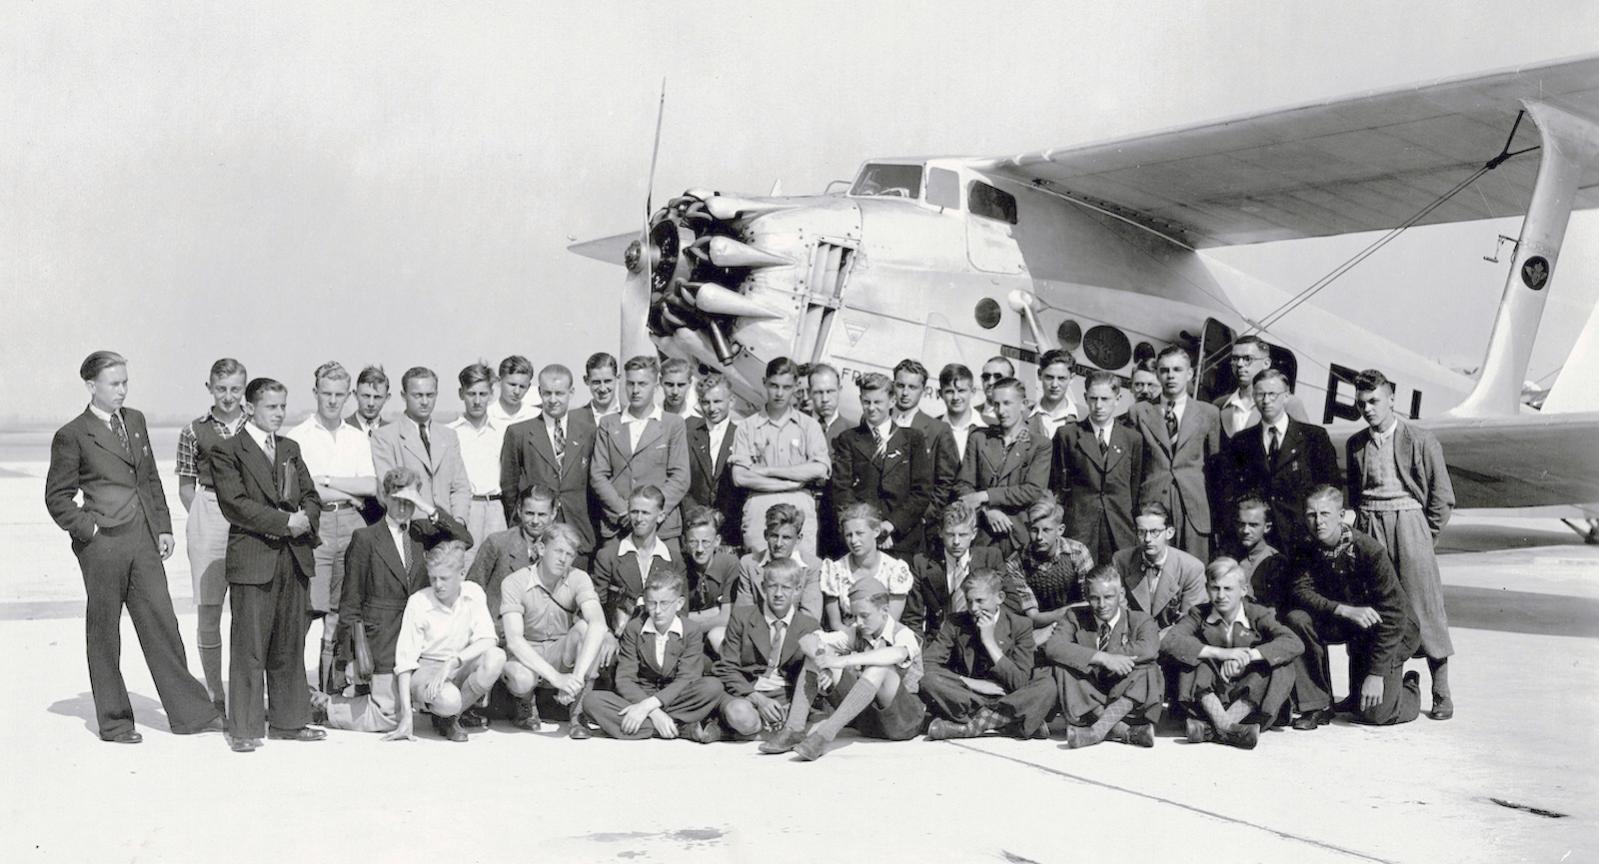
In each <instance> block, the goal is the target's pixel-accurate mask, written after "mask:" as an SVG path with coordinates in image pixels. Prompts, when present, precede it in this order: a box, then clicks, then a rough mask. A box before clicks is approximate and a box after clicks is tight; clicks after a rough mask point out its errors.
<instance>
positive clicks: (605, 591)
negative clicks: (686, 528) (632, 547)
mask: <svg viewBox="0 0 1599 864" xmlns="http://www.w3.org/2000/svg"><path fill="white" fill-rule="evenodd" d="M657 542H660V539H659V537H657ZM619 546H620V543H619V541H617V540H609V541H607V542H606V543H605V545H604V546H601V547H600V551H598V552H596V553H594V572H593V573H591V574H589V575H591V576H592V577H593V579H594V593H595V595H597V596H598V598H599V601H600V606H601V607H603V608H604V609H605V622H606V624H610V623H611V622H614V621H615V620H616V613H617V612H618V611H621V612H626V613H627V614H628V615H629V616H634V617H637V616H635V612H636V611H637V609H638V599H639V598H640V597H643V596H644V572H643V571H642V570H640V569H639V566H638V553H636V552H628V553H627V554H626V555H618V554H617V548H618V547H619ZM667 570H676V571H677V572H679V573H682V572H683V561H682V558H681V557H680V556H677V555H674V556H673V558H672V560H671V561H670V562H668V561H660V560H657V561H655V562H653V563H651V564H650V572H651V573H657V572H665V571H667ZM686 578H687V577H686V576H685V580H686Z"/></svg>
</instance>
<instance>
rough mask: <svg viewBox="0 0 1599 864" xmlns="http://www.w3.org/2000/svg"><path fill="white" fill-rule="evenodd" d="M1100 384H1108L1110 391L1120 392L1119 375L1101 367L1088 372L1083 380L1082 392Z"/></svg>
mask: <svg viewBox="0 0 1599 864" xmlns="http://www.w3.org/2000/svg"><path fill="white" fill-rule="evenodd" d="M1101 384H1109V385H1110V392H1112V393H1120V392H1122V379H1121V376H1120V375H1117V374H1116V373H1115V372H1106V371H1104V370H1102V369H1101V370H1098V371H1094V372H1090V373H1088V377H1087V378H1085V379H1084V380H1083V392H1084V393H1087V392H1088V388H1090V387H1098V386H1099V385H1101Z"/></svg>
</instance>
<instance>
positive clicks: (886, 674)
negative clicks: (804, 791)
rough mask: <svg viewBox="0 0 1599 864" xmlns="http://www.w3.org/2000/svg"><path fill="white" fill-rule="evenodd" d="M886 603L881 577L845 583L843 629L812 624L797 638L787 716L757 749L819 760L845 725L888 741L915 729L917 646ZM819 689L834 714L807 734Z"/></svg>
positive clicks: (922, 712) (918, 721)
mask: <svg viewBox="0 0 1599 864" xmlns="http://www.w3.org/2000/svg"><path fill="white" fill-rule="evenodd" d="M890 601H891V597H890V595H889V593H888V588H887V587H886V586H885V585H883V583H882V582H879V581H877V579H876V578H875V577H872V576H866V577H863V578H861V579H859V580H857V581H856V582H855V584H853V585H851V586H850V589H849V615H848V616H847V618H846V619H845V621H844V622H843V623H844V629H842V630H839V631H836V632H824V631H820V630H818V631H816V632H814V633H811V634H809V635H807V636H806V637H805V638H804V639H802V640H800V649H801V650H802V651H804V652H805V654H806V656H807V658H808V659H807V660H806V661H805V668H804V670H803V671H801V672H800V677H799V682H798V684H797V685H796V686H795V688H794V698H793V701H792V702H791V703H790V704H789V708H788V720H787V721H786V722H785V723H784V724H783V731H782V732H779V733H778V734H777V736H776V737H775V738H773V739H772V740H770V741H767V742H765V743H763V744H761V747H760V750H761V752H762V753H768V754H771V753H787V752H789V751H790V750H792V751H794V753H795V754H796V755H798V756H799V757H800V758H801V759H803V760H805V761H807V762H809V761H811V760H814V759H820V758H821V757H822V754H824V753H825V752H827V746H828V745H829V744H830V743H832V741H833V739H834V738H836V737H838V733H839V732H840V731H842V730H843V728H844V727H845V726H846V725H851V724H853V725H854V726H855V729H856V731H858V732H860V733H861V734H863V735H869V736H871V737H873V738H886V739H888V740H890V741H908V740H910V739H911V738H915V737H916V736H917V735H919V734H921V731H922V721H923V720H924V719H925V717H926V716H927V709H926V708H925V707H923V705H922V700H921V699H920V698H918V697H917V695H916V689H917V686H918V685H919V684H920V683H921V678H922V646H921V643H920V642H918V641H917V640H916V634H914V633H912V632H911V629H910V628H909V627H906V626H904V625H903V624H899V623H897V622H896V621H894V618H893V615H891V614H890V612H889V604H890ZM857 670H858V671H857ZM818 693H823V694H825V695H826V697H827V700H828V702H830V703H832V705H833V713H832V716H830V717H828V718H827V719H826V720H823V721H822V722H820V723H818V724H816V726H815V727H814V728H813V729H812V730H811V732H810V734H809V735H807V734H805V721H806V719H807V718H808V717H809V716H810V711H811V702H812V701H814V700H815V698H816V696H817V694H818Z"/></svg>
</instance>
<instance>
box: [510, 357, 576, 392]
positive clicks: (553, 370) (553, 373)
mask: <svg viewBox="0 0 1599 864" xmlns="http://www.w3.org/2000/svg"><path fill="white" fill-rule="evenodd" d="M500 375H501V376H504V375H505V373H504V372H501V373H500ZM545 378H561V379H564V380H565V381H566V386H567V387H571V386H572V370H570V369H568V368H566V367H565V366H562V365H561V364H559V363H551V364H550V365H548V366H545V367H544V368H543V369H540V370H539V381H543V380H544V379H545Z"/></svg>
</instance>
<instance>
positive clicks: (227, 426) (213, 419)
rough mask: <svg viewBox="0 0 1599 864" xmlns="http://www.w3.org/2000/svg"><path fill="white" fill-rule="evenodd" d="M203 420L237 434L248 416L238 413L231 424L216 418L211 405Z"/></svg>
mask: <svg viewBox="0 0 1599 864" xmlns="http://www.w3.org/2000/svg"><path fill="white" fill-rule="evenodd" d="M205 419H206V420H207V421H209V422H211V423H213V424H215V425H217V426H221V427H222V428H223V429H232V430H233V431H235V432H237V431H239V425H240V424H242V423H244V422H246V421H248V420H249V419H250V418H249V415H247V414H245V413H244V412H243V411H240V412H239V416H237V417H235V418H233V420H232V422H229V421H227V420H223V419H222V418H221V417H218V416H217V406H215V405H212V406H211V407H210V408H207V409H205ZM311 419H312V420H313V421H315V420H316V413H315V412H312V414H311ZM339 425H340V426H343V425H344V421H343V420H340V421H339Z"/></svg>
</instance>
